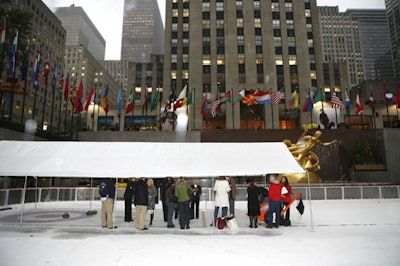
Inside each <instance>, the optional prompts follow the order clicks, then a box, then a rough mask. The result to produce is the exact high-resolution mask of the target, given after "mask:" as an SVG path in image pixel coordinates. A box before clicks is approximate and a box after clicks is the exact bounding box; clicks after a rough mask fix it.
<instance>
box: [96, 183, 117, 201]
mask: <svg viewBox="0 0 400 266" xmlns="http://www.w3.org/2000/svg"><path fill="white" fill-rule="evenodd" d="M99 194H100V197H107V198H112V199H113V198H114V197H115V186H114V182H113V181H112V180H111V178H106V179H104V180H102V181H101V183H100V189H99Z"/></svg>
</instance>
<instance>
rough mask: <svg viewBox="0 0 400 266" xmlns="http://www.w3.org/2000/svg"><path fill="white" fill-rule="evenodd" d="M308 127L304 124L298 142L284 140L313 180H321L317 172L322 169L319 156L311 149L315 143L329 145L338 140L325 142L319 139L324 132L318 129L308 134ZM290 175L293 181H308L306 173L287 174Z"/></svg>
mask: <svg viewBox="0 0 400 266" xmlns="http://www.w3.org/2000/svg"><path fill="white" fill-rule="evenodd" d="M307 133H308V127H307V126H304V131H303V133H302V134H301V136H300V139H299V141H297V143H292V142H291V141H290V140H288V139H285V140H283V142H284V143H285V144H286V146H287V147H288V149H289V151H290V152H291V153H292V154H293V156H294V158H295V159H296V160H297V161H298V162H299V164H300V165H301V166H302V167H303V168H304V170H306V171H308V172H309V175H310V179H311V180H310V181H311V182H321V178H320V177H319V176H318V174H317V173H316V172H317V171H318V170H320V169H321V167H320V165H319V157H318V156H317V155H316V154H315V153H314V152H312V151H311V149H312V148H314V147H315V145H321V146H329V145H332V144H334V143H337V140H334V141H331V142H326V143H323V142H321V141H320V140H319V137H321V135H322V132H321V131H319V130H317V131H316V132H315V134H314V136H311V135H308V134H307ZM285 176H288V177H289V178H290V179H291V180H290V182H292V183H303V182H307V176H306V174H285Z"/></svg>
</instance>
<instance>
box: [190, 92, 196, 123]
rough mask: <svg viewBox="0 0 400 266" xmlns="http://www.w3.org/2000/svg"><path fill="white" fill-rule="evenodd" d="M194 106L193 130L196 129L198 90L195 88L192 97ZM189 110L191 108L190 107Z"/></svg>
mask: <svg viewBox="0 0 400 266" xmlns="http://www.w3.org/2000/svg"><path fill="white" fill-rule="evenodd" d="M192 104H193V108H192V109H193V123H192V130H194V129H195V128H196V125H195V123H196V88H193V96H192ZM188 108H189V106H188Z"/></svg>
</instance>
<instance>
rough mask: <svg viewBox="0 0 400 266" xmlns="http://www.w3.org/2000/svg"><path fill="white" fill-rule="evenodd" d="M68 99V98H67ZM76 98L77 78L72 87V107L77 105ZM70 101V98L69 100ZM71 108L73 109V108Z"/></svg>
mask: <svg viewBox="0 0 400 266" xmlns="http://www.w3.org/2000/svg"><path fill="white" fill-rule="evenodd" d="M67 97H68V96H67ZM75 98H76V78H75V79H74V86H73V87H72V92H71V98H70V99H69V100H70V103H71V105H72V107H73V106H74V104H75ZM67 99H68V98H67ZM72 107H71V108H72Z"/></svg>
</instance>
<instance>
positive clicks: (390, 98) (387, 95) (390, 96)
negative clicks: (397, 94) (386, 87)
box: [385, 91, 393, 106]
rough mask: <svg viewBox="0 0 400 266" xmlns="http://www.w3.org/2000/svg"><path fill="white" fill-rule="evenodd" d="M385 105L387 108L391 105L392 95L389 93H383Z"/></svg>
mask: <svg viewBox="0 0 400 266" xmlns="http://www.w3.org/2000/svg"><path fill="white" fill-rule="evenodd" d="M385 103H386V105H387V106H389V105H391V104H392V103H393V93H392V92H390V91H386V93H385Z"/></svg>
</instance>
